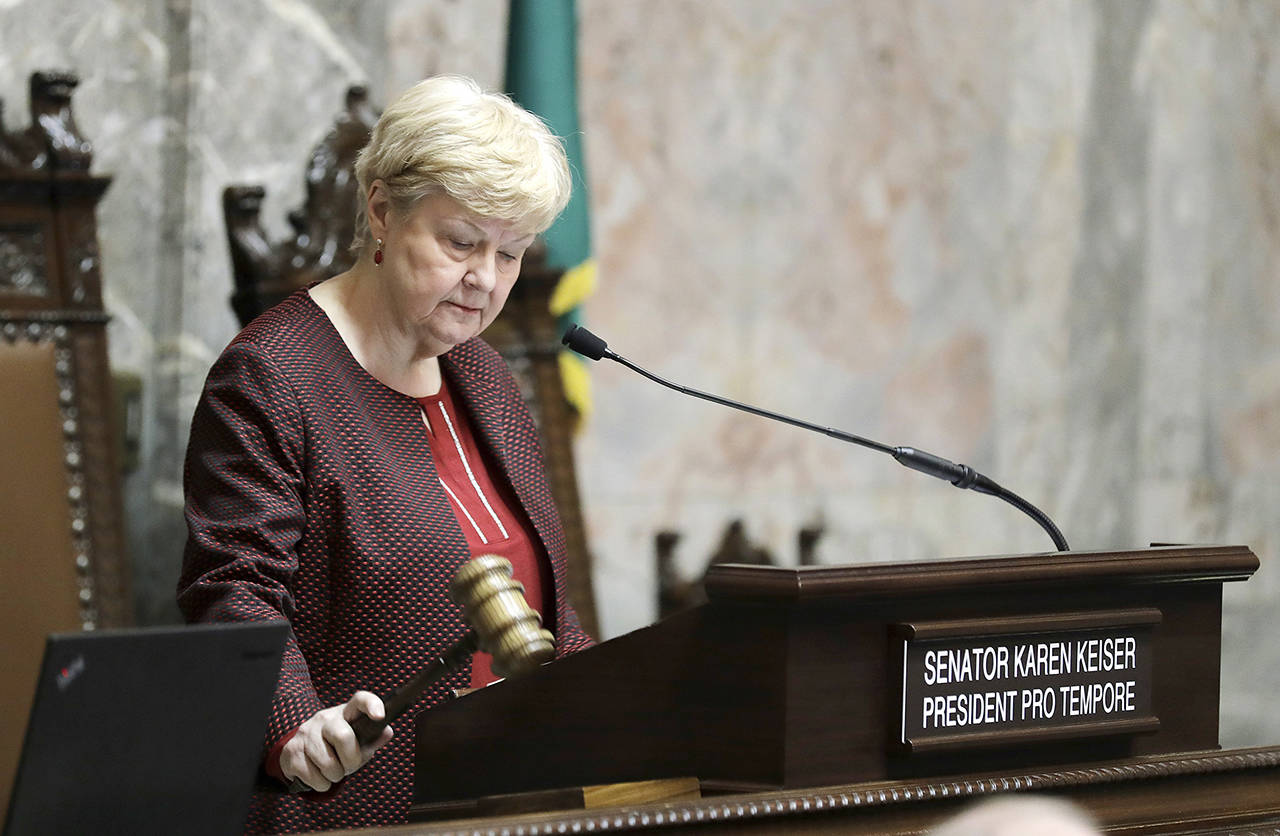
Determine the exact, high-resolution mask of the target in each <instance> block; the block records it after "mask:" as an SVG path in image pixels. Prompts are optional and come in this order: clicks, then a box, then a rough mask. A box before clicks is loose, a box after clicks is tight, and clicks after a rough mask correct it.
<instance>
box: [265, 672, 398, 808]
mask: <svg viewBox="0 0 1280 836" xmlns="http://www.w3.org/2000/svg"><path fill="white" fill-rule="evenodd" d="M362 714H363V715H365V716H367V717H369V719H371V720H381V719H383V718H384V717H386V709H385V708H384V707H383V705H382V700H380V699H379V698H378V696H377V695H376V694H372V693H370V692H368V691H357V692H356V693H355V694H353V695H352V697H351V699H349V700H347V701H346V702H345V703H343V704H342V705H335V706H331V707H330V708H326V709H323V710H321V711H317V712H316V713H315V714H313V715H312V716H311V719H309V720H307V721H306V722H304V723H303V724H302V725H301V726H299V727H298V731H297V732H296V733H295V734H294V735H293V738H292V739H291V740H290V741H289V742H288V743H286V744H285V745H284V748H282V749H281V751H280V773H281V774H282V775H283V776H284V778H285V780H286V781H293V780H295V779H296V780H299V781H302V782H303V783H304V784H306V785H307V786H308V787H310V788H311V789H313V790H316V791H317V792H325V791H327V790H328V789H329V788H330V787H332V786H333V785H334V784H336V783H338V782H339V781H341V780H342V779H343V778H345V777H347V776H348V775H350V774H351V773H353V772H355V771H356V770H357V769H359V768H360V767H362V766H364V765H365V764H366V763H368V762H369V758H371V757H373V753H374V752H376V751H378V750H379V749H381V748H382V747H383V746H384V745H386V743H387V741H388V740H390V739H391V735H392V729H391V727H390V726H386V727H385V728H383V730H382V734H381V735H380V736H379V737H378V738H377V739H376V740H374V741H373V742H372V743H369V744H366V745H361V744H360V741H359V740H357V739H356V733H355V730H354V729H353V728H351V724H352V723H353V722H355V721H356V719H357V718H359V717H360V715H362Z"/></svg>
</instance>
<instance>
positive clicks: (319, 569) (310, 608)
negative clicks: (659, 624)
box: [178, 290, 591, 832]
mask: <svg viewBox="0 0 1280 836" xmlns="http://www.w3.org/2000/svg"><path fill="white" fill-rule="evenodd" d="M440 364H441V367H442V370H443V373H444V375H445V377H446V379H447V381H448V385H449V386H450V387H451V391H452V392H453V393H454V395H455V398H456V400H457V401H458V403H459V404H460V405H461V406H462V407H463V408H465V409H466V410H467V412H468V413H469V415H470V417H471V420H472V421H473V422H474V425H475V430H476V438H477V440H478V441H479V443H480V444H481V445H482V446H483V447H484V448H485V452H486V454H487V455H488V456H490V463H491V465H492V466H493V467H494V468H495V473H496V474H500V475H505V477H506V478H507V479H508V480H509V482H510V485H511V487H512V488H513V491H514V494H515V496H516V498H517V500H518V502H519V505H520V507H521V508H522V509H523V510H524V512H525V513H526V514H527V515H528V517H529V519H530V521H531V522H532V523H533V527H534V529H535V530H536V531H537V532H538V536H539V538H540V539H541V541H542V545H543V546H544V547H545V548H546V551H547V554H548V555H549V557H550V560H551V569H552V576H553V578H554V583H555V593H554V594H555V612H554V614H553V615H549V617H548V621H549V622H550V623H548V624H547V627H548V628H549V629H551V630H552V631H553V632H554V633H555V634H556V637H557V645H558V652H559V654H560V655H565V654H568V653H572V652H574V651H576V650H580V649H582V648H584V647H587V646H588V645H590V643H591V639H590V638H589V637H588V636H587V635H586V634H585V633H584V632H583V630H582V627H581V626H580V625H579V623H578V618H577V615H576V614H575V613H574V611H573V609H572V608H571V607H570V606H569V604H568V602H567V600H566V598H565V543H564V533H563V531H562V529H561V526H560V520H559V517H558V515H557V513H556V510H555V506H554V504H553V502H552V498H551V491H550V488H549V486H548V484H547V481H546V477H545V474H544V469H543V460H542V453H541V450H540V449H539V445H538V437H537V431H536V429H535V428H534V425H533V421H532V419H531V418H530V416H529V413H528V411H527V410H526V408H525V406H524V404H523V402H522V400H521V397H520V392H519V389H518V387H517V385H516V382H515V380H514V379H513V378H512V376H511V373H510V371H509V370H508V369H507V366H506V364H505V363H504V362H503V360H502V358H501V357H499V355H498V354H497V352H495V351H494V350H493V349H492V348H490V347H489V346H488V345H487V344H485V343H484V342H483V341H481V340H479V339H472V340H469V341H467V342H466V343H463V344H462V345H459V346H457V347H455V348H454V349H453V350H451V351H449V352H448V353H447V354H445V355H443V356H442V357H441V358H440ZM185 485H186V517H187V527H188V532H189V533H188V540H187V547H186V552H185V555H184V559H183V569H182V576H181V579H180V580H179V583H178V603H179V605H180V606H181V607H182V610H183V612H184V614H185V615H186V617H187V619H188V620H190V621H232V620H235V621H239V620H266V619H280V618H284V619H288V620H289V621H290V622H291V624H292V626H293V632H292V636H291V637H290V639H289V642H288V644H287V646H286V648H285V652H284V660H283V662H282V665H281V673H280V681H279V684H278V685H277V688H276V694H275V700H274V702H273V705H272V711H271V717H270V721H269V723H268V729H267V735H266V739H265V741H264V743H263V752H264V754H265V752H266V751H267V750H269V749H270V748H271V746H273V745H274V744H275V743H276V742H277V741H278V740H279V739H280V738H281V737H282V736H283V735H285V734H287V733H288V732H290V731H292V730H293V729H295V728H296V727H297V726H299V725H300V724H301V723H302V722H303V721H304V720H306V719H307V718H309V717H310V716H311V715H312V714H314V713H315V712H316V711H318V710H320V709H322V708H326V707H328V706H331V705H337V704H339V703H342V702H345V701H346V700H347V699H348V698H349V697H350V696H351V694H352V693H354V692H355V691H356V690H358V689H365V690H370V691H373V692H374V693H377V694H386V693H388V692H389V691H391V690H392V689H393V688H396V687H398V686H399V685H401V684H403V683H404V682H405V681H406V680H407V679H409V678H410V677H411V676H412V675H413V674H414V673H416V672H417V671H418V670H420V669H421V668H423V667H424V666H426V665H427V664H428V663H429V662H430V661H431V660H432V659H434V658H435V657H436V656H437V655H439V654H440V653H441V651H442V650H444V649H445V648H446V647H448V646H449V645H450V644H451V643H453V642H454V641H455V640H456V639H457V638H458V637H459V636H461V635H462V634H463V633H464V632H465V631H466V629H467V628H466V625H465V624H464V623H463V621H462V618H461V612H460V609H459V608H458V607H457V606H456V605H455V604H454V603H453V602H451V601H450V600H449V597H448V586H449V581H450V580H451V579H452V577H453V575H454V573H455V572H456V570H457V569H458V567H459V566H461V565H462V564H463V563H464V562H465V561H467V560H468V559H469V558H470V552H469V550H468V548H467V542H466V539H465V537H464V536H463V533H462V530H461V529H460V528H459V526H458V522H457V518H456V517H455V515H454V512H453V510H452V508H451V507H450V506H449V501H448V498H447V497H446V495H445V493H444V491H443V490H442V489H441V487H440V482H439V480H438V478H437V476H436V470H435V467H434V465H433V464H432V460H431V454H430V448H429V446H428V444H427V440H426V437H425V427H424V426H423V422H422V416H421V413H420V409H419V406H418V404H417V402H416V401H414V399H413V398H411V397H409V396H407V395H403V394H401V393H399V392H396V391H394V390H392V389H389V388H387V387H386V386H384V385H383V384H382V383H380V382H378V381H377V380H375V379H374V378H373V377H371V376H370V375H369V374H368V373H367V372H366V371H365V370H364V369H363V368H362V367H361V366H360V365H359V364H358V363H357V362H356V361H355V358H353V357H352V355H351V353H350V351H348V349H347V347H346V344H345V343H344V342H343V341H342V338H341V337H340V336H338V333H337V331H336V330H334V328H333V325H332V324H331V323H330V321H329V319H328V317H327V316H326V315H325V313H324V312H323V311H322V310H321V309H320V308H319V306H317V305H316V304H315V302H314V301H312V299H311V297H310V295H309V294H308V293H307V292H306V291H305V290H304V291H300V292H298V293H296V294H294V295H293V296H291V297H290V298H289V299H287V300H285V301H284V302H282V303H281V304H280V305H278V306H276V307H275V308H273V309H272V310H270V311H268V312H266V313H264V314H263V315H262V316H260V317H258V318H257V319H256V320H254V321H253V322H252V323H251V324H250V325H249V326H248V327H247V328H245V330H244V331H242V332H241V333H240V335H239V336H237V337H236V338H235V339H234V340H233V341H232V342H231V344H230V345H229V346H227V348H226V350H225V351H224V352H223V354H222V356H221V357H220V358H219V359H218V361H217V362H216V363H215V364H214V366H213V369H212V370H211V371H210V373H209V377H208V380H207V382H206V384H205V389H204V393H203V395H202V396H201V398H200V403H199V405H198V406H197V407H196V412H195V416H194V418H193V420H192V425H191V441H190V444H189V446H188V449H187V460H186V472H185ZM469 676H470V675H469V672H467V671H465V670H464V671H461V672H459V673H456V674H454V675H453V676H451V677H448V678H446V679H445V680H443V681H441V682H439V683H437V684H436V685H435V686H434V687H433V688H432V689H431V690H430V691H429V692H428V693H427V694H426V695H424V696H423V698H422V700H421V701H420V703H419V704H418V705H417V706H415V707H414V709H413V710H411V711H408V712H405V714H404V715H403V716H402V717H401V718H400V720H398V721H397V722H396V723H395V724H394V728H395V737H394V738H393V739H392V741H391V742H390V743H389V744H387V745H386V746H385V747H384V748H383V749H382V750H381V751H380V752H378V754H377V755H375V756H374V758H373V759H372V760H371V761H370V762H369V763H368V764H367V765H365V767H364V768H363V769H361V770H360V771H358V772H357V773H355V774H354V775H351V776H349V777H348V778H346V779H345V780H344V781H343V782H342V785H341V789H340V790H339V791H338V792H336V793H332V794H330V795H329V796H328V797H317V796H315V795H303V796H290V795H288V794H286V793H283V792H281V791H280V790H278V789H275V788H266V789H262V790H260V791H259V792H257V793H256V794H255V798H254V803H253V807H252V810H251V812H250V818H249V830H250V831H251V832H277V831H284V832H288V831H300V830H328V829H337V828H357V827H368V826H373V825H385V824H395V823H400V822H403V821H404V820H405V815H406V811H407V809H408V806H409V801H410V796H411V793H412V783H413V774H412V773H413V740H412V738H413V715H414V714H416V713H417V711H418V710H420V709H422V708H425V707H427V706H430V705H434V704H435V703H437V702H440V701H441V700H443V699H444V698H445V696H446V695H447V694H448V693H449V691H450V689H452V688H460V687H466V686H467V685H468V684H469V682H470V678H469ZM196 746H197V747H198V742H196ZM193 758H194V762H195V763H197V764H198V762H199V755H198V750H197V751H196V752H193Z"/></svg>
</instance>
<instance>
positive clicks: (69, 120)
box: [0, 71, 93, 171]
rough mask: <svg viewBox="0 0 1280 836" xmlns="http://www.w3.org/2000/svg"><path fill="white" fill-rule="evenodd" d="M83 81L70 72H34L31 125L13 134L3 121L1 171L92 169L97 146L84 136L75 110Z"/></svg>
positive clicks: (31, 87)
mask: <svg viewBox="0 0 1280 836" xmlns="http://www.w3.org/2000/svg"><path fill="white" fill-rule="evenodd" d="M79 83H80V79H79V78H77V77H76V75H75V74H74V73H69V72H56V71H41V72H35V73H32V74H31V84H30V89H31V124H30V126H28V127H27V128H26V130H23V131H17V132H13V133H10V132H9V131H7V130H5V128H4V124H3V121H0V170H29V171H46V170H55V169H57V170H70V171H88V170H89V164H90V163H91V162H92V161H93V146H92V145H91V144H90V143H89V141H88V140H87V139H85V138H84V137H83V136H81V135H80V129H79V128H78V127H76V120H75V114H73V113H72V111H71V96H72V94H73V93H74V92H75V89H76V85H78V84H79Z"/></svg>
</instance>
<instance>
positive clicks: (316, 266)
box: [222, 85, 378, 325]
mask: <svg viewBox="0 0 1280 836" xmlns="http://www.w3.org/2000/svg"><path fill="white" fill-rule="evenodd" d="M377 121H378V112H377V111H376V110H375V109H374V108H373V106H372V105H371V104H370V103H369V91H368V88H367V87H365V86H364V85H353V86H351V87H349V88H348V89H347V93H346V98H345V106H344V110H343V111H342V112H341V113H339V114H338V117H337V119H336V120H335V122H334V126H333V127H332V128H331V129H330V130H329V132H328V133H327V134H326V135H325V137H324V139H322V140H321V141H320V143H319V144H317V145H316V147H315V148H314V149H313V150H312V152H311V156H310V157H309V158H308V160H307V166H306V171H305V182H306V199H305V201H304V203H303V205H302V206H301V207H299V208H297V209H294V210H293V211H292V212H290V213H289V215H288V220H289V224H290V226H291V227H292V228H293V237H292V238H291V239H286V240H284V241H281V242H279V243H276V244H272V243H271V242H270V240H269V239H268V237H267V235H266V232H265V231H264V230H263V228H262V225H261V221H260V218H259V215H258V212H259V210H260V209H261V206H262V200H263V197H264V196H265V194H266V191H265V189H263V188H262V186H259V185H233V186H228V187H227V188H226V189H225V190H224V191H223V193H222V211H223V216H224V218H225V220H226V224H227V242H228V244H229V245H230V248H231V263H232V267H233V269H234V271H235V288H236V289H235V292H234V293H233V295H232V298H231V305H232V308H233V309H234V310H235V312H236V316H237V317H239V319H240V324H241V325H247V324H248V323H249V320H251V319H253V318H254V317H255V316H257V315H258V314H260V313H262V312H263V311H264V310H266V309H267V308H269V307H271V306H272V305H274V304H275V303H277V302H279V301H280V300H281V299H283V298H284V297H286V296H288V295H289V294H290V293H292V292H294V291H295V290H298V289H300V288H303V287H306V286H308V285H310V284H311V283H313V282H316V281H319V280H321V279H326V278H328V277H329V276H334V275H337V274H338V273H341V272H342V271H344V270H347V269H348V268H350V267H351V265H352V264H354V263H355V257H354V256H353V255H352V254H351V252H350V249H349V247H350V245H351V239H352V238H353V237H354V235H355V212H356V205H357V204H356V201H357V200H358V199H359V195H358V193H357V192H358V187H357V184H356V178H355V161H356V155H357V154H359V153H360V149H361V148H363V147H364V146H365V143H367V142H368V141H369V134H370V132H371V131H372V130H373V126H374V124H375V123H376V122H377Z"/></svg>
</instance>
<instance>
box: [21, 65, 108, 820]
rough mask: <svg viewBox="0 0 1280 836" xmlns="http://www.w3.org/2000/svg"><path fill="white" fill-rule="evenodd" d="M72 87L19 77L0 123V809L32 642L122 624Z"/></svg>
mask: <svg viewBox="0 0 1280 836" xmlns="http://www.w3.org/2000/svg"><path fill="white" fill-rule="evenodd" d="M77 83H78V80H77V79H76V77H75V76H74V75H70V74H68V73H52V72H38V73H35V74H34V75H32V76H31V124H30V126H28V127H27V128H25V129H24V130H20V131H13V132H10V131H8V130H6V129H5V128H4V125H3V120H2V118H0V386H2V387H3V397H0V578H2V579H3V580H2V581H0V646H3V647H4V648H5V664H6V667H7V670H6V671H5V675H4V676H0V704H2V705H4V706H5V711H4V712H0V806H2V805H3V803H4V796H5V795H7V793H8V791H9V788H10V786H11V785H12V776H13V771H12V770H13V769H14V768H15V767H16V759H17V753H18V752H19V750H20V749H21V743H22V734H23V729H24V728H25V724H26V719H27V707H28V706H29V704H30V700H31V694H32V693H33V688H32V683H33V682H34V681H35V679H36V675H37V671H38V669H39V664H40V658H41V653H42V652H43V647H44V639H45V636H46V635H47V634H49V633H52V632H65V631H71V630H78V629H93V628H95V627H114V626H123V625H128V624H131V623H132V622H133V601H132V597H131V594H130V584H129V569H128V564H127V562H126V558H125V550H124V525H123V509H122V503H121V501H120V475H119V474H120V472H119V469H118V467H117V463H116V449H115V438H116V436H115V433H114V431H113V426H112V424H113V414H112V403H113V401H112V396H111V378H110V374H109V371H108V364H107V331H106V325H107V315H106V313H105V312H104V311H103V308H102V283H101V277H100V274H99V258H98V238H97V225H96V222H95V218H94V211H95V207H96V206H97V203H98V200H99V199H100V198H101V197H102V195H103V193H104V192H105V191H106V189H107V186H108V185H109V184H110V182H111V180H110V178H107V177H95V176H93V175H92V174H90V173H89V164H90V162H91V160H92V149H91V147H90V145H89V143H88V142H87V141H86V140H85V139H84V138H83V137H81V135H80V132H79V130H78V129H77V128H76V124H75V119H74V117H73V114H72V112H71V95H72V92H73V91H74V90H75V87H76V84H77Z"/></svg>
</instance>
